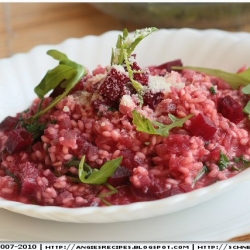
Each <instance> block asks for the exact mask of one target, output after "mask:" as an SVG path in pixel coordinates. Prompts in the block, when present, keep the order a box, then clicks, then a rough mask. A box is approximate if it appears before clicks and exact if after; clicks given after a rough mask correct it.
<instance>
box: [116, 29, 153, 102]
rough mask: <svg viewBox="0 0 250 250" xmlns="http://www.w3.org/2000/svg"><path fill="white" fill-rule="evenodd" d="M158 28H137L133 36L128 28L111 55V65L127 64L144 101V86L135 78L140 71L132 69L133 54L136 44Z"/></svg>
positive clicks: (130, 76) (133, 83)
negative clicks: (135, 74)
mask: <svg viewBox="0 0 250 250" xmlns="http://www.w3.org/2000/svg"><path fill="white" fill-rule="evenodd" d="M156 30H157V28H154V27H151V28H146V29H140V30H136V31H135V33H134V36H133V37H131V36H130V35H129V32H128V30H127V29H124V30H123V34H122V35H119V36H118V40H117V42H116V48H115V49H112V56H111V65H114V64H116V65H122V64H125V66H126V68H127V71H128V75H129V78H130V80H131V82H132V85H133V87H134V89H135V90H136V92H137V93H138V96H139V99H140V102H141V103H142V102H143V98H142V94H143V93H142V91H143V86H142V85H141V84H140V83H139V82H138V81H136V80H135V79H134V73H139V72H136V71H134V70H132V67H131V65H132V63H133V60H131V54H132V52H133V51H134V49H135V48H136V46H137V45H138V44H139V43H140V42H141V40H143V39H144V38H145V37H147V36H148V35H150V34H151V33H153V32H154V31H156Z"/></svg>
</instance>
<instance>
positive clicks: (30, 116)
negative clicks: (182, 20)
mask: <svg viewBox="0 0 250 250" xmlns="http://www.w3.org/2000/svg"><path fill="white" fill-rule="evenodd" d="M249 44H250V36H249V34H247V33H231V32H226V31H220V30H212V29H210V30H203V31H200V30H194V29H168V30H167V29H159V30H158V29H157V28H154V27H151V28H145V29H141V30H136V31H135V32H133V33H129V32H128V31H127V29H124V30H123V31H109V32H107V33H105V34H103V35H101V36H87V37H84V38H81V39H73V38H72V39H68V40H66V41H65V42H63V43H61V44H59V45H41V46H38V47H35V48H34V49H32V50H31V51H30V52H29V53H27V54H17V55H15V56H13V57H11V58H6V59H1V60H0V73H1V78H2V80H1V83H0V104H1V110H0V152H1V156H0V163H1V165H0V197H1V198H0V207H1V208H2V211H4V212H3V213H10V212H15V213H11V214H14V215H15V216H23V215H26V216H29V217H30V218H29V219H30V220H35V218H37V219H44V220H46V221H54V222H55V223H59V222H66V223H78V224H79V225H81V224H91V225H95V224H98V225H100V224H104V225H107V224H106V223H110V222H112V223H121V224H122V223H128V222H129V223H137V222H138V221H142V220H152V219H156V218H160V217H162V216H174V215H175V214H178V213H186V211H190V213H192V211H195V209H197V207H198V208H199V207H201V206H204V204H207V206H212V204H216V200H218V199H219V197H226V195H230V194H231V195H232V197H233V192H234V191H235V190H236V189H237V188H240V187H241V186H242V185H247V184H248V182H249V180H250V169H249V167H250V147H249V146H250V136H249V133H250V68H249V67H250V59H249V53H248V52H250V51H249V50H250V47H249ZM243 193H244V192H243ZM222 200H223V199H222ZM225 206H227V205H226V204H225ZM42 223H46V222H42ZM48 223H49V222H48ZM76 225H77V224H76ZM108 225H110V224H108ZM118 240H119V239H118Z"/></svg>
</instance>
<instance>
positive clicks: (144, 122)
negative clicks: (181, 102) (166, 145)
mask: <svg viewBox="0 0 250 250" xmlns="http://www.w3.org/2000/svg"><path fill="white" fill-rule="evenodd" d="M132 116H133V124H134V125H135V126H136V129H137V131H140V132H144V133H147V134H153V135H161V136H168V135H169V131H170V130H171V129H172V128H175V127H182V126H183V124H184V123H185V122H186V121H187V120H188V119H190V118H191V117H192V116H193V114H190V115H188V116H186V117H184V118H181V119H179V118H177V117H175V116H174V115H172V114H169V115H168V116H169V118H170V119H171V121H172V123H171V124H168V125H166V124H163V123H160V122H157V121H150V120H149V119H148V118H146V117H145V116H143V115H142V114H140V113H139V112H138V111H136V110H133V111H132ZM156 126H157V127H158V128H156Z"/></svg>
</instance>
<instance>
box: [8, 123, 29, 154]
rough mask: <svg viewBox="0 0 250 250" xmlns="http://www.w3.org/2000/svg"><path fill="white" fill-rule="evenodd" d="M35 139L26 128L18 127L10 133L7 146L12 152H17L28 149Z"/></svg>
mask: <svg viewBox="0 0 250 250" xmlns="http://www.w3.org/2000/svg"><path fill="white" fill-rule="evenodd" d="M33 141H34V139H33V136H32V134H31V133H30V132H28V131H27V130H25V129H24V128H18V129H14V130H12V131H11V132H10V133H9V136H8V139H7V141H6V144H5V148H6V150H7V151H8V152H9V153H10V154H15V153H18V152H20V151H25V150H26V149H28V148H29V147H30V146H31V144H32V143H33Z"/></svg>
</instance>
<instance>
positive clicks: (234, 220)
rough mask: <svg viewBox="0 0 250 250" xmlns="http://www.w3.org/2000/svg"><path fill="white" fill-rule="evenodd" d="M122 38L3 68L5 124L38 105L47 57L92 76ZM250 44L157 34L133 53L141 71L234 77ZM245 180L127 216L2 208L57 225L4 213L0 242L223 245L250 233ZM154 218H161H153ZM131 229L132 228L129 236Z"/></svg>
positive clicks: (0, 92) (1, 63) (233, 37)
mask: <svg viewBox="0 0 250 250" xmlns="http://www.w3.org/2000/svg"><path fill="white" fill-rule="evenodd" d="M117 34H118V32H117V31H111V32H108V33H105V34H103V35H102V36H99V37H95V36H88V37H85V38H82V39H68V40H66V41H65V42H63V43H62V44H59V45H53V46H51V45H46V46H44V45H43V46H39V47H36V48H34V49H33V50H31V51H30V52H29V53H27V54H18V55H15V56H13V57H12V58H9V59H2V60H0V75H1V83H0V107H1V109H0V120H2V119H3V118H4V117H5V116H7V115H14V114H15V113H16V112H17V111H20V110H22V109H26V108H27V106H28V105H29V104H30V103H31V101H32V100H33V98H34V97H35V95H34V93H33V88H34V86H36V85H37V83H38V82H39V81H40V80H41V78H42V77H43V76H44V74H45V72H46V71H47V70H48V69H49V68H52V67H54V65H55V64H57V62H55V61H54V60H53V59H51V58H50V57H49V56H47V55H46V51H47V50H49V49H58V50H60V51H62V52H64V53H66V54H67V55H68V57H69V58H70V59H72V60H75V61H77V62H79V63H82V64H84V65H85V66H86V67H88V68H89V69H94V68H95V67H96V66H97V64H101V65H107V64H109V62H110V54H111V47H113V46H114V45H115V42H116V39H117ZM249 44H250V35H249V34H247V33H229V32H224V31H219V30H204V31H198V30H193V29H180V30H175V29H172V30H171V29H170V30H160V31H158V32H156V33H154V34H153V35H151V36H149V37H148V38H146V39H145V40H143V42H142V43H141V44H140V45H139V46H138V48H137V49H136V53H137V59H138V62H139V64H140V65H141V66H148V65H153V64H160V63H164V62H166V61H170V60H174V59H178V58H181V59H182V61H183V62H184V64H186V65H194V66H203V67H214V68H221V69H224V70H228V71H236V70H237V69H239V68H240V67H241V66H243V65H244V64H247V65H250V58H249V54H250V46H249ZM17 103H18V105H17ZM246 180H250V170H247V171H245V172H244V174H240V175H238V176H236V177H234V178H231V179H229V180H226V181H223V182H219V183H217V184H215V185H212V186H210V187H208V188H204V189H200V190H197V191H194V192H191V193H189V194H184V195H177V196H174V197H171V198H167V199H164V200H160V201H157V202H148V203H147V204H146V203H137V204H133V205H129V206H124V207H123V208H121V211H122V213H117V212H116V209H117V208H116V207H114V206H113V207H108V208H96V209H95V210H94V211H95V212H94V214H92V216H90V212H92V211H91V209H88V208H83V209H74V210H73V209H70V210H69V209H62V208H54V207H37V206H32V205H23V204H18V203H15V202H9V201H5V200H0V207H2V208H5V209H7V210H10V211H14V212H16V213H20V214H25V215H27V216H31V217H36V218H42V219H48V220H54V221H53V222H52V221H45V220H38V219H34V218H29V217H26V216H24V215H20V214H14V213H11V212H9V211H6V210H3V209H2V210H0V221H1V229H0V237H2V238H3V239H10V240H45V241H46V240H64V241H65V240H88V241H90V240H101V241H103V240H107V241H108V240H109V241H111V240H112V241H113V240H118V241H126V240H129V241H131V240H226V239H228V238H230V237H233V236H236V235H241V234H244V233H249V232H250V219H247V218H250V216H249V213H250V212H249V211H248V209H247V208H248V206H249V205H250V204H249V203H250V202H248V201H247V200H248V199H247V198H248V197H247V191H246V190H247V189H246V188H249V186H250V183H249V182H246V183H241V182H243V181H246ZM240 183H241V184H240ZM244 185H245V188H242V187H244ZM225 192H226V193H225ZM223 193H224V194H223ZM216 196H217V197H216ZM226 208H227V209H226ZM228 208H231V209H228ZM154 216H159V217H157V218H150V217H154ZM138 219H140V220H138ZM56 220H57V221H64V222H82V223H83V222H84V223H86V224H74V223H64V224H63V228H62V223H61V222H55V221H56ZM134 220H135V221H134ZM117 221H118V222H117ZM104 222H113V223H111V224H105V223H104ZM90 223H95V224H90ZM100 223H103V224H100ZM23 225H25V230H23V229H22V228H23ZM38 225H39V226H38ZM129 228H133V230H132V231H131V233H129V232H128V231H130V230H129ZM229 229H233V231H232V230H230V231H229ZM1 230H2V231H1ZM62 232H63V236H62ZM135 232H138V233H135ZM156 232H157V233H156ZM67 237H68V238H67Z"/></svg>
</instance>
